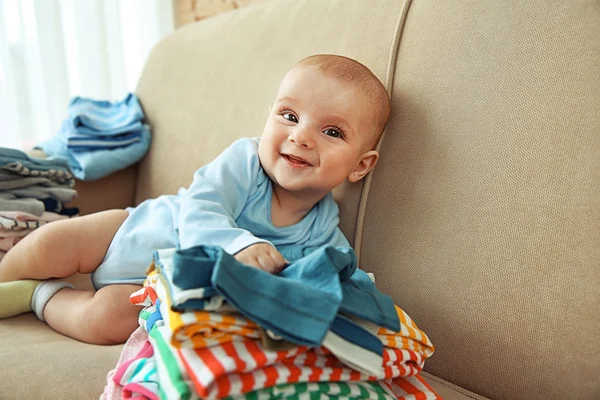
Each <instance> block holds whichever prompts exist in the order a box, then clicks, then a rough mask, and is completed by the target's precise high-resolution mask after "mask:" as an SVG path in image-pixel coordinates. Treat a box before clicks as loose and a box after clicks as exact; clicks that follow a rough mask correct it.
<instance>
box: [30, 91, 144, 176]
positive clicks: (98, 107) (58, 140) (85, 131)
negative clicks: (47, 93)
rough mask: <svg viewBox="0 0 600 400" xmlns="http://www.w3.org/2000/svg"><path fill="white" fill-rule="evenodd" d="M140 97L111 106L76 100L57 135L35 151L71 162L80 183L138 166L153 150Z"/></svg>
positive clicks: (88, 99)
mask: <svg viewBox="0 0 600 400" xmlns="http://www.w3.org/2000/svg"><path fill="white" fill-rule="evenodd" d="M143 119H144V113H143V112H142V108H141V106H140V104H139V101H138V99H137V97H136V96H135V95H134V94H133V93H129V94H128V95H127V96H126V97H125V98H124V99H123V100H120V101H117V102H110V101H104V100H94V99H90V98H83V97H75V98H73V99H72V100H71V101H70V103H69V107H68V117H67V118H66V119H65V120H64V121H63V124H62V126H61V127H60V129H59V130H58V132H57V134H56V135H55V136H54V137H53V138H51V139H49V140H46V141H44V142H43V143H40V144H39V145H37V146H36V148H38V149H41V150H43V151H44V152H45V153H47V154H49V155H52V156H57V157H61V158H64V159H66V160H68V165H69V169H70V170H71V171H72V173H73V175H75V176H76V177H77V178H79V179H81V180H96V179H100V178H103V177H105V176H107V175H110V174H111V173H113V172H115V171H118V170H120V169H123V168H126V167H128V166H130V165H132V164H135V163H136V162H138V161H139V160H140V159H141V158H142V157H143V156H144V154H146V152H147V151H148V148H149V147H150V127H149V125H147V124H144V123H143Z"/></svg>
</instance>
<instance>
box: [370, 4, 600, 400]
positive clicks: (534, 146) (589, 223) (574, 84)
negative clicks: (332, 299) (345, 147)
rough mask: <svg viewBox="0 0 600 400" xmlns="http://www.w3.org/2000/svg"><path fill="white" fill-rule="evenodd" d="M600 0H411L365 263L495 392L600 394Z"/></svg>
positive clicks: (509, 395) (458, 380) (466, 381)
mask: <svg viewBox="0 0 600 400" xmlns="http://www.w3.org/2000/svg"><path fill="white" fill-rule="evenodd" d="M598 21H600V4H599V3H598V2H596V1H578V2H560V1H547V0H537V1H529V2H518V1H512V2H497V1H461V2H434V1H430V2H428V1H413V2H412V4H411V7H410V9H409V11H408V15H407V19H406V24H405V26H404V28H403V31H402V38H401V40H400V47H399V53H398V59H397V65H396V72H395V76H394V87H393V98H392V105H393V110H392V119H391V122H390V125H389V126H388V130H387V133H386V136H385V138H384V140H383V143H382V147H381V162H380V164H379V165H378V166H377V167H376V169H375V173H374V175H373V180H372V182H371V187H370V192H369V197H368V203H367V208H366V212H365V214H364V217H365V219H364V233H363V236H362V237H363V241H362V243H359V245H360V246H361V259H360V262H361V264H360V265H361V266H362V268H365V269H367V270H369V271H373V272H375V275H376V276H377V277H381V276H384V277H385V279H378V286H379V287H380V288H381V289H382V290H383V291H384V292H387V293H390V294H391V295H392V296H393V298H394V300H395V301H396V302H397V303H398V304H400V305H401V306H402V307H403V308H404V309H405V310H406V312H407V313H408V314H409V315H411V317H413V318H414V319H415V321H416V323H417V324H418V325H419V327H420V328H422V329H423V330H424V331H425V332H427V334H428V335H429V336H430V338H431V340H432V342H433V343H434V344H435V346H436V352H435V354H434V356H433V357H432V358H431V359H430V360H428V361H427V363H426V365H425V370H426V371H429V372H431V373H433V374H435V375H437V376H439V377H441V378H444V379H446V380H448V381H450V382H452V383H455V384H458V385H460V386H462V387H464V388H467V389H470V390H472V391H473V392H476V393H479V394H482V395H485V396H488V397H491V398H498V399H541V398H564V399H566V398H568V399H574V398H580V399H583V398H588V399H590V398H600V380H599V379H598V372H599V371H600V346H598V344H597V340H596V338H597V335H598V332H600V318H599V316H600V264H599V260H600V218H599V216H600V213H599V210H600V134H599V132H600V56H599V55H600V24H599V23H598Z"/></svg>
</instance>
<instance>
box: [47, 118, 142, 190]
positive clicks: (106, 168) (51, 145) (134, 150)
mask: <svg viewBox="0 0 600 400" xmlns="http://www.w3.org/2000/svg"><path fill="white" fill-rule="evenodd" d="M36 147H37V148H39V149H42V150H43V151H44V152H45V153H46V154H50V155H53V156H60V157H64V158H66V159H67V160H68V161H69V168H70V169H71V172H72V173H73V175H74V176H75V177H76V178H77V179H80V180H83V181H93V180H96V179H100V178H103V177H105V176H107V175H110V174H112V173H113V172H115V171H118V170H120V169H123V168H126V167H128V166H130V165H132V164H135V163H136V162H138V161H139V160H140V159H141V158H142V157H143V156H144V154H146V152H147V151H148V148H149V147H150V128H149V127H148V126H147V125H143V128H142V132H141V137H140V141H139V142H136V143H133V144H131V145H129V146H125V147H117V148H113V149H95V150H94V151H86V152H77V151H73V149H69V148H68V147H67V141H66V140H65V138H63V137H60V136H54V137H53V138H52V139H50V140H47V141H46V142H43V143H40V144H39V145H37V146H36Z"/></svg>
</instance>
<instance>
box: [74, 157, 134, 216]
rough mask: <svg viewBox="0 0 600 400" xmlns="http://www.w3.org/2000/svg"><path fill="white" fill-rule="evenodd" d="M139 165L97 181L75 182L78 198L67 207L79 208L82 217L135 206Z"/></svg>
mask: <svg viewBox="0 0 600 400" xmlns="http://www.w3.org/2000/svg"><path fill="white" fill-rule="evenodd" d="M136 182H137V164H136V165H132V166H130V167H128V168H125V169H122V170H120V171H117V172H115V173H113V174H111V175H109V176H107V177H104V178H101V179H98V180H96V181H80V180H77V181H76V182H75V190H77V197H76V198H75V199H74V200H73V201H72V202H70V203H69V204H67V207H78V208H79V214H80V215H86V214H91V213H94V212H97V211H103V210H110V209H114V208H126V207H130V206H133V205H134V204H135V185H136Z"/></svg>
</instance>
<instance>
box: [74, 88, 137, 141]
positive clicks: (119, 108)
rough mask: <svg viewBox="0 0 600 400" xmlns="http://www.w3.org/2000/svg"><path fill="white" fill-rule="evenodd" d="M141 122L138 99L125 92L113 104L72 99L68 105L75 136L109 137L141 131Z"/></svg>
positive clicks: (81, 98) (82, 98) (78, 98)
mask: <svg viewBox="0 0 600 400" xmlns="http://www.w3.org/2000/svg"><path fill="white" fill-rule="evenodd" d="M143 119H144V113H143V111H142V107H141V106H140V103H139V101H138V98H137V97H136V96H135V95H134V94H133V93H129V94H127V96H126V97H125V98H124V99H123V100H121V101H116V102H110V101H104V100H93V99H89V98H85V97H75V98H73V99H72V100H71V102H70V103H69V119H68V120H69V121H70V123H71V124H72V126H73V128H74V132H73V133H74V134H77V135H96V136H110V135H119V134H122V133H128V132H133V131H139V130H140V129H141V121H142V120H143Z"/></svg>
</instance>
